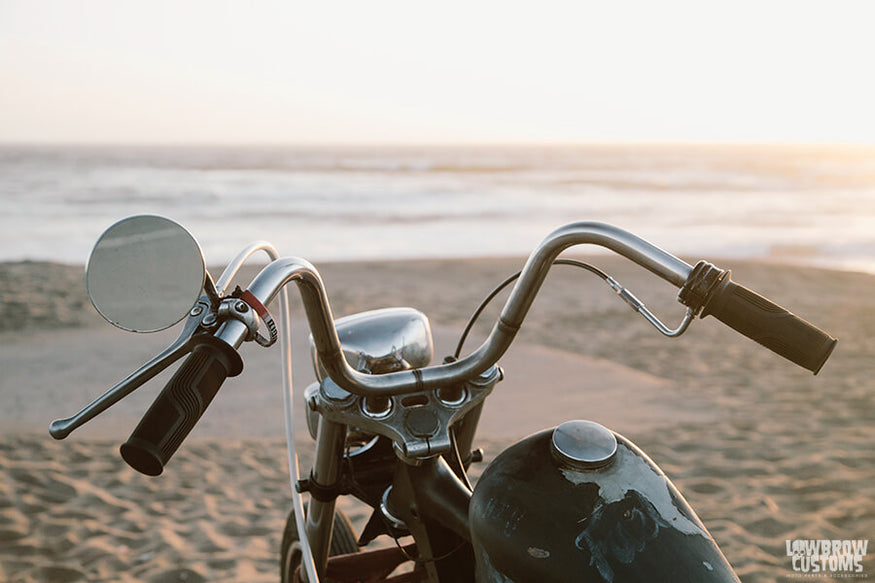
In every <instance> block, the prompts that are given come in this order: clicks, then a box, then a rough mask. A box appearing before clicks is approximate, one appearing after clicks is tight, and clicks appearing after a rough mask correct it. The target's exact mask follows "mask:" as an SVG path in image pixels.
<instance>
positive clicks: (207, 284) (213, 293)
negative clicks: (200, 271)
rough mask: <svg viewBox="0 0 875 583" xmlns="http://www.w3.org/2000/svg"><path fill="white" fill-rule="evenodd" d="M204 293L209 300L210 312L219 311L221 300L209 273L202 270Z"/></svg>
mask: <svg viewBox="0 0 875 583" xmlns="http://www.w3.org/2000/svg"><path fill="white" fill-rule="evenodd" d="M204 292H205V293H206V294H207V297H208V298H210V311H211V312H216V311H217V310H218V309H219V304H221V303H222V298H220V297H219V292H218V290H217V289H216V282H214V281H213V278H212V276H210V272H209V271H208V270H206V269H204Z"/></svg>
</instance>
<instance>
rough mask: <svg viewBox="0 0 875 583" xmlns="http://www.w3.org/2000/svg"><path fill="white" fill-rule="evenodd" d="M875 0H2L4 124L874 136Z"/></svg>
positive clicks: (448, 135)
mask: <svg viewBox="0 0 875 583" xmlns="http://www.w3.org/2000/svg"><path fill="white" fill-rule="evenodd" d="M873 22H875V4H873V3H872V2H870V1H868V0H867V1H860V2H854V1H843V0H829V1H821V0H807V1H806V0H795V1H770V0H757V1H745V0H733V1H732V2H707V1H702V0H698V1H695V2H676V1H665V2H663V1H659V2H654V1H652V0H651V1H648V2H623V1H610V2H606V1H604V0H601V1H599V2H587V1H585V0H576V1H572V2H564V1H562V2H560V1H551V0H538V1H530V2H514V1H512V0H504V1H499V2H495V1H490V0H482V1H480V0H467V1H456V0H442V1H441V2H415V1H413V0H405V1H383V0H373V1H363V0H358V1H355V2H332V1H315V0H311V1H302V0H287V1H274V0H271V1H258V0H253V1H247V2H243V1H239V2H229V1H222V0H211V1H201V0H189V1H179V0H177V1H166V2H165V1H156V0H150V1H149V2H137V1H134V0H76V1H68V0H58V1H51V0H0V142H52V143H68V142H73V143H80V142H85V143H119V142H120V143H216V144H233V143H294V144H308V143H331V144H336V143H358V144H360V143H477V142H486V143H504V142H510V143H532V142H536V143H545V142H548V143H549V142H552V143H568V142H626V141H646V142H653V141H657V142H658V141H673V142H677V141H681V142H699V141H723V142H727V141H728V142H851V143H875V73H873V72H875V64H873V61H875V34H872V23H873Z"/></svg>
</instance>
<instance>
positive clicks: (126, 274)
mask: <svg viewBox="0 0 875 583" xmlns="http://www.w3.org/2000/svg"><path fill="white" fill-rule="evenodd" d="M205 273H206V268H205V266H204V256H203V253H201V249H200V246H198V244H197V241H195V240H194V237H192V236H191V234H190V233H189V232H188V231H186V230H185V228H184V227H183V226H182V225H180V224H178V223H176V222H174V221H171V220H170V219H166V218H164V217H159V216H155V215H138V216H134V217H128V218H127V219H122V220H121V221H119V222H117V223H116V224H114V225H113V226H111V227H110V228H109V229H107V230H106V232H104V233H103V235H101V236H100V238H99V239H98V240H97V243H95V245H94V249H92V250H91V256H90V257H89V258H88V266H87V267H86V270H85V285H86V287H87V288H88V297H90V298H91V303H92V304H94V307H95V308H96V309H97V311H98V312H100V315H101V316H103V317H104V318H105V319H106V320H107V321H108V322H109V323H111V324H113V325H115V326H118V327H119V328H122V329H124V330H130V331H132V332H155V331H157V330H163V329H165V328H169V327H170V326H172V325H174V324H176V323H177V322H179V321H180V320H181V319H182V318H184V317H185V316H186V315H187V314H188V312H189V310H190V309H191V307H192V306H193V305H194V303H195V302H196V301H197V298H198V297H199V296H200V294H201V290H202V289H203V286H204V275H205Z"/></svg>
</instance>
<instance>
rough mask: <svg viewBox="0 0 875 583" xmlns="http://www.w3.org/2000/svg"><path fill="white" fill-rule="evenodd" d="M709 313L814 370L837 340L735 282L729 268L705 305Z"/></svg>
mask: <svg viewBox="0 0 875 583" xmlns="http://www.w3.org/2000/svg"><path fill="white" fill-rule="evenodd" d="M709 314H710V315H712V316H714V317H715V318H717V319H718V320H720V321H721V322H723V323H724V324H726V325H727V326H729V327H731V328H733V329H735V330H736V331H738V332H741V333H742V334H744V335H745V336H747V337H748V338H750V339H752V340H755V341H757V342H759V343H760V344H762V345H763V346H765V347H766V348H768V349H769V350H772V351H774V352H775V353H777V354H780V355H781V356H783V357H784V358H786V359H788V360H790V361H791V362H794V363H796V364H798V365H799V366H801V367H803V368H806V369H808V370H810V371H811V372H813V373H814V374H817V373H818V372H819V371H820V369H821V367H823V365H824V363H825V362H826V360H827V359H828V358H829V355H830V354H832V351H833V349H834V348H835V345H836V342H837V340H836V339H835V338H833V337H832V336H830V335H829V334H827V333H826V332H824V331H823V330H821V329H819V328H817V327H816V326H814V325H812V324H809V323H808V322H806V321H805V320H803V319H802V318H799V317H798V316H795V315H793V314H791V313H790V312H788V311H787V310H785V309H784V308H782V307H781V306H779V305H777V304H775V303H773V302H772V301H770V300H768V299H766V298H764V297H763V296H761V295H759V294H758V293H756V292H754V291H751V290H749V289H748V288H746V287H744V286H742V285H739V284H737V283H735V282H733V281H732V280H731V279H730V272H729V271H726V272H725V273H724V274H723V277H721V278H720V280H719V282H718V283H716V285H715V286H714V288H713V290H712V291H711V293H710V294H709V297H708V299H707V300H706V302H705V304H704V306H703V308H702V317H703V318H704V317H705V316H707V315H709Z"/></svg>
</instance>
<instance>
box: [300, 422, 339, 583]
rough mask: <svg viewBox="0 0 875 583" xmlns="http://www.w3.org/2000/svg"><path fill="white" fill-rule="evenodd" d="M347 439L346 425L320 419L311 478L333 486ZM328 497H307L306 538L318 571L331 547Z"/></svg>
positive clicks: (331, 515)
mask: <svg viewBox="0 0 875 583" xmlns="http://www.w3.org/2000/svg"><path fill="white" fill-rule="evenodd" d="M345 441H346V425H343V424H340V423H335V422H334V421H329V420H327V419H325V418H324V417H323V418H322V419H320V421H319V432H318V434H317V437H316V460H315V462H314V463H313V475H312V477H311V479H312V480H313V481H315V482H316V483H317V484H319V485H320V486H333V485H334V484H336V483H337V480H338V479H339V478H340V469H341V465H340V464H341V461H342V459H343V444H344V442H345ZM335 500H336V498H331V499H330V500H325V501H321V500H317V499H316V498H314V497H312V496H311V497H310V510H309V512H308V513H307V539H308V540H309V542H310V550H311V551H312V552H313V562H314V563H315V564H316V569H317V570H318V571H319V573H320V574H321V573H324V571H325V566H326V565H327V563H328V555H329V551H330V549H331V534H332V529H333V527H334V503H335Z"/></svg>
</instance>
